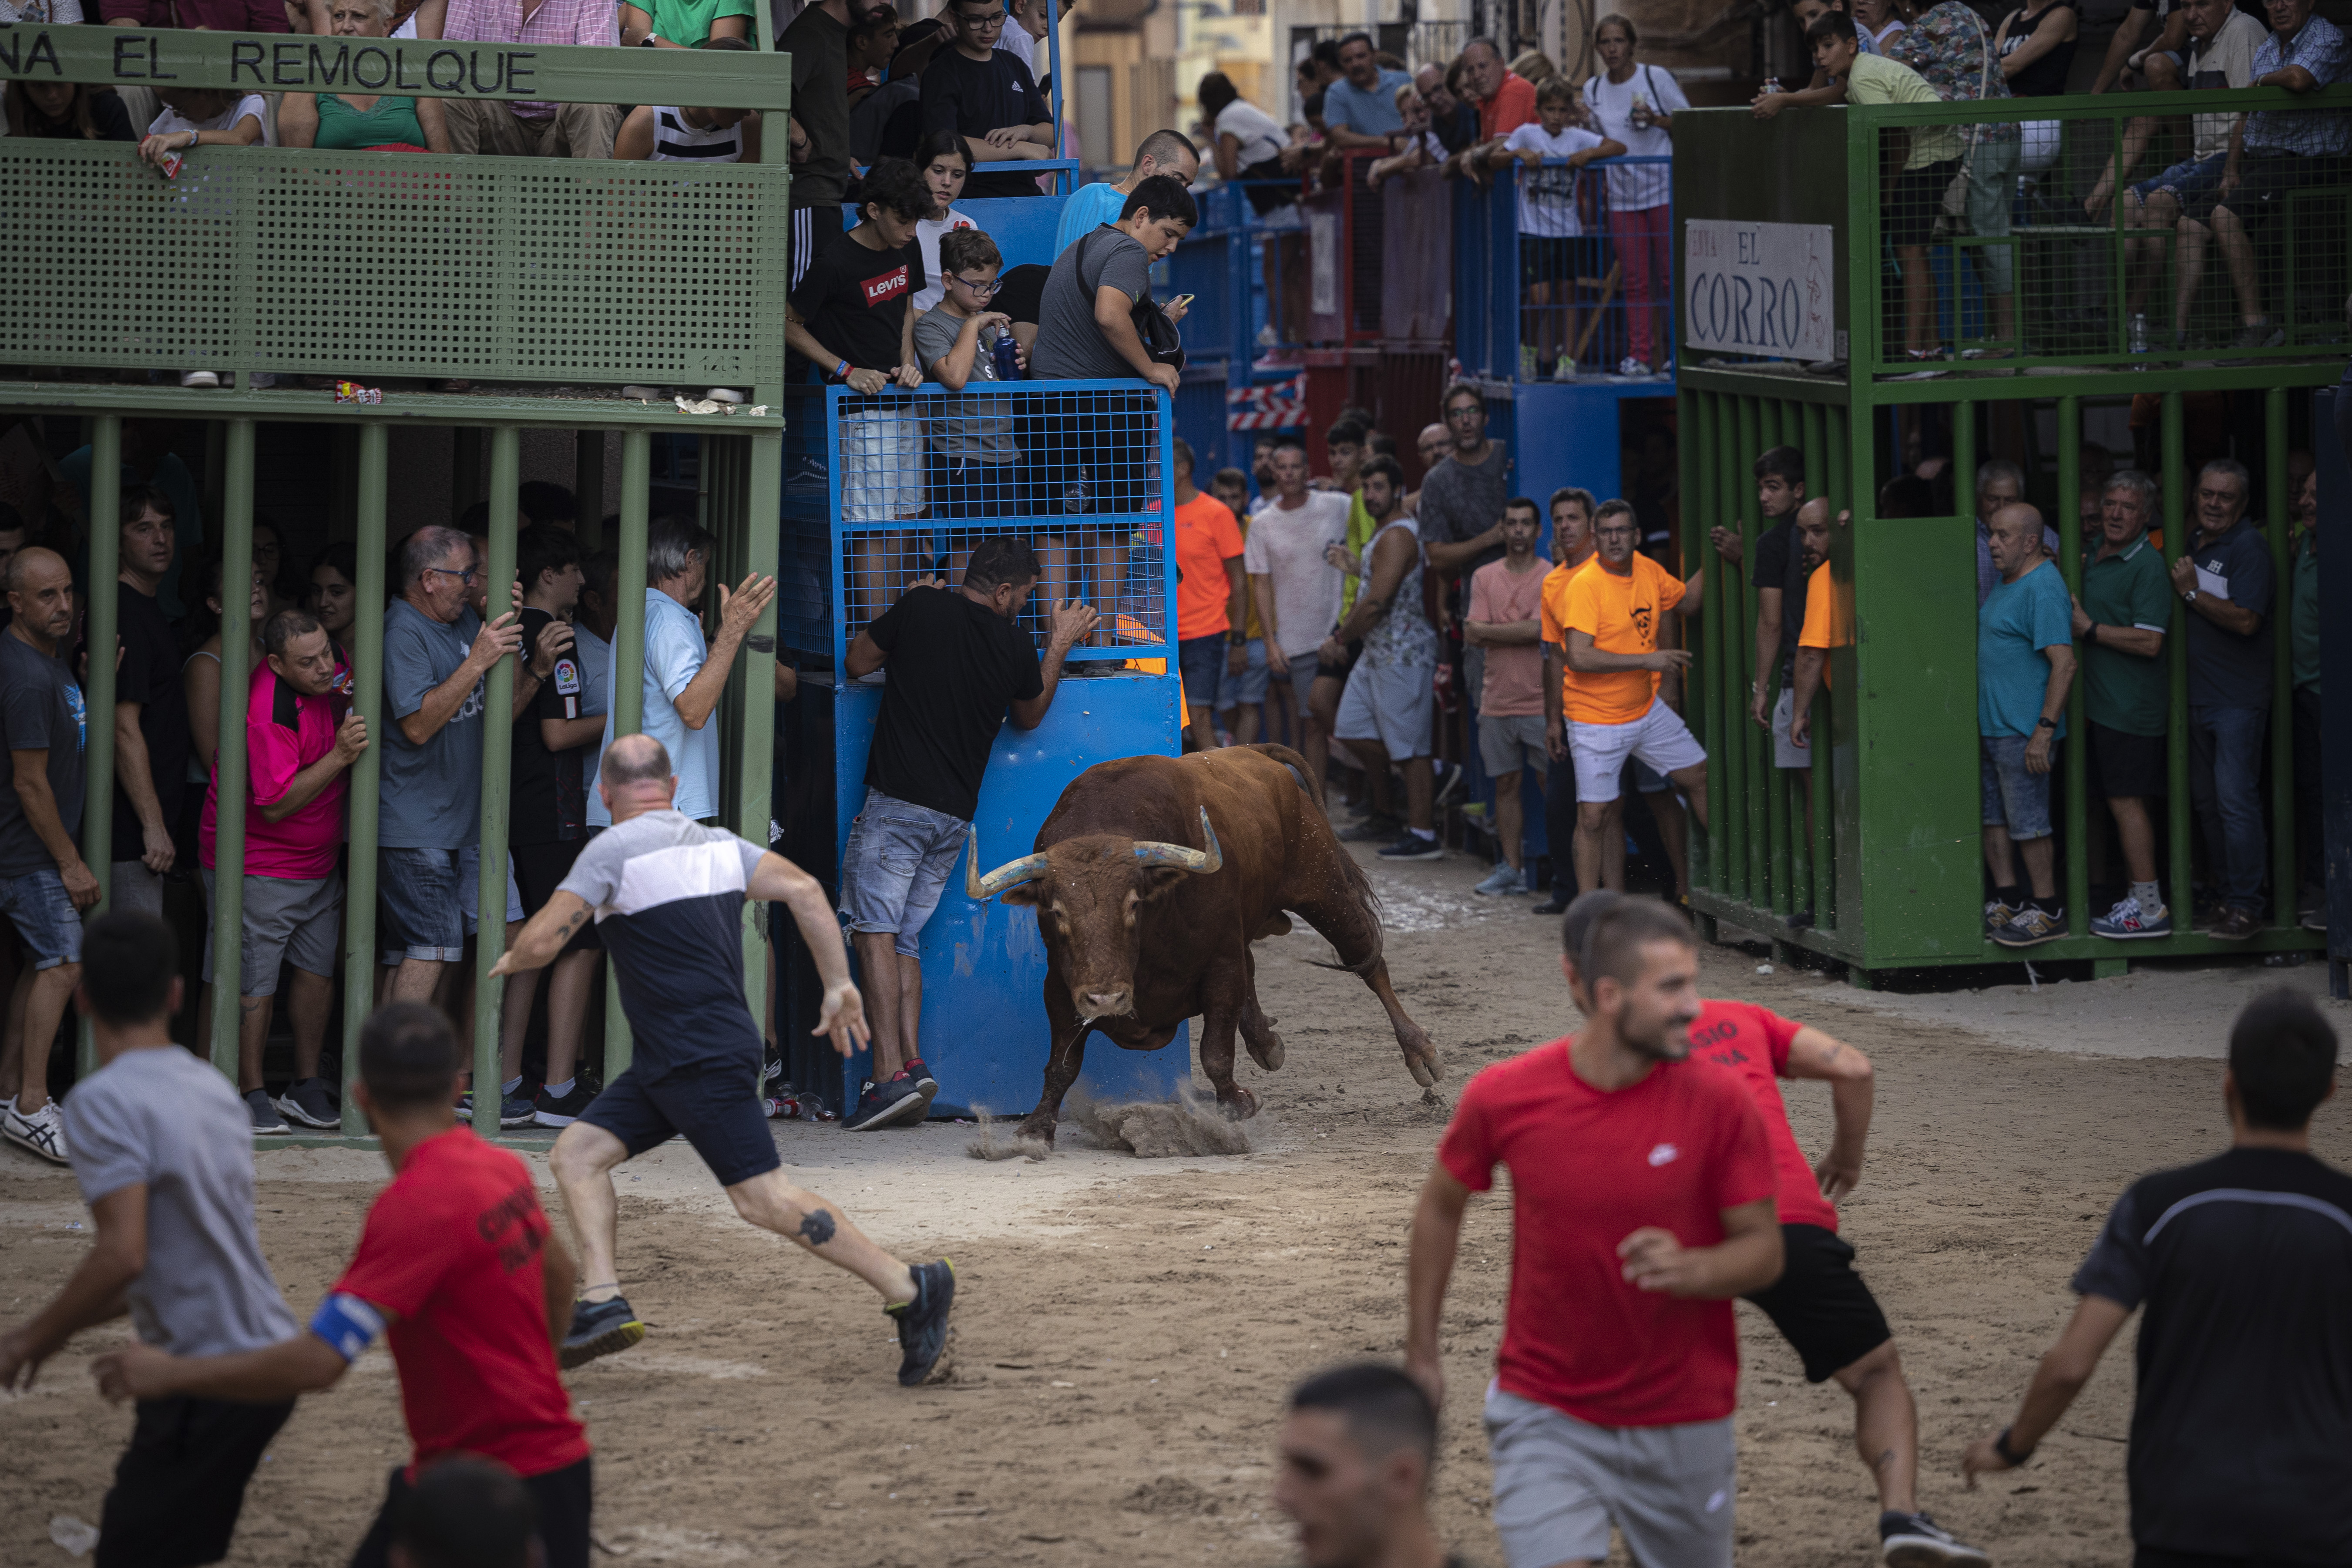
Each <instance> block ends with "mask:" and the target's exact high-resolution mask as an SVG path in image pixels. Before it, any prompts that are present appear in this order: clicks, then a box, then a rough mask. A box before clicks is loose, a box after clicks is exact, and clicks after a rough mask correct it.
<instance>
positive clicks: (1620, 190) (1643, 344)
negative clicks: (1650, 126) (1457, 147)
mask: <svg viewBox="0 0 2352 1568" xmlns="http://www.w3.org/2000/svg"><path fill="white" fill-rule="evenodd" d="M1672 163H1673V160H1672V159H1670V158H1611V159H1607V160H1605V161H1603V162H1601V163H1595V164H1591V165H1589V166H1587V167H1586V168H1583V169H1570V168H1569V167H1567V165H1566V164H1565V163H1563V162H1561V161H1559V160H1553V161H1550V162H1548V163H1545V164H1543V165H1542V166H1540V167H1528V166H1527V165H1525V164H1521V165H1517V166H1515V167H1513V168H1511V169H1508V170H1505V171H1502V172H1500V173H1498V174H1496V176H1495V178H1494V179H1493V180H1491V181H1490V182H1488V183H1487V184H1484V185H1478V186H1471V185H1464V186H1462V187H1461V198H1460V201H1459V203H1458V205H1457V221H1456V223H1455V226H1454V328H1455V333H1454V337H1455V343H1454V350H1455V353H1456V354H1457V355H1458V356H1459V357H1460V359H1461V360H1462V363H1463V365H1464V368H1465V369H1467V370H1471V371H1474V372H1478V373H1482V374H1491V375H1497V376H1507V377H1516V378H1517V379H1518V380H1520V381H1551V380H1557V379H1562V378H1566V377H1570V376H1595V375H1617V374H1645V375H1646V374H1659V375H1662V374H1665V373H1666V371H1667V370H1668V368H1669V366H1670V364H1671V363H1672V361H1673V358H1674V353H1675V283H1674V259H1673V256H1672V244H1673V241H1672V226H1671V225H1670V224H1669V222H1668V221H1667V214H1668V210H1669V205H1670V202H1671V191H1672V187H1671V183H1670V174H1671V166H1672ZM1636 367H1638V370H1637V368H1636Z"/></svg>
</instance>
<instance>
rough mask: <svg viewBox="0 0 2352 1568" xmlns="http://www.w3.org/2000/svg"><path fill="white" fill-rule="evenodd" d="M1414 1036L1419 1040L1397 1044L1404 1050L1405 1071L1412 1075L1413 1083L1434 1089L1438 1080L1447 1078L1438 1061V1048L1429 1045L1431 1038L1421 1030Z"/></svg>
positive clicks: (1403, 1041) (1403, 1040)
mask: <svg viewBox="0 0 2352 1568" xmlns="http://www.w3.org/2000/svg"><path fill="white" fill-rule="evenodd" d="M1414 1034H1415V1035H1416V1036H1417V1038H1413V1039H1400V1040H1398V1042H1397V1044H1398V1045H1399V1046H1400V1047H1402V1048H1403V1050H1404V1065H1405V1070H1406V1071H1408V1072H1410V1073H1412V1081H1413V1082H1415V1083H1417V1084H1419V1085H1420V1086H1421V1087H1422V1088H1423V1089H1434V1088H1436V1087H1437V1082H1438V1080H1439V1079H1442V1078H1444V1076H1445V1068H1444V1066H1443V1065H1442V1064H1441V1063H1440V1062H1439V1061H1438V1059H1437V1047H1435V1046H1433V1045H1431V1044H1430V1043H1429V1037H1428V1036H1427V1035H1423V1034H1421V1032H1420V1031H1419V1030H1415V1031H1414Z"/></svg>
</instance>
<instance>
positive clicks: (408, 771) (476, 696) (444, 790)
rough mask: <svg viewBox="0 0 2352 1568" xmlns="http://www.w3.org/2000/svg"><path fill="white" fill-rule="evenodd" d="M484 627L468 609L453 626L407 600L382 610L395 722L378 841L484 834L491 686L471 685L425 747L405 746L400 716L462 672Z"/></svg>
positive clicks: (462, 843) (386, 745) (451, 839)
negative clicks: (485, 729) (485, 710)
mask: <svg viewBox="0 0 2352 1568" xmlns="http://www.w3.org/2000/svg"><path fill="white" fill-rule="evenodd" d="M481 629H482V622H481V618H480V617H479V616H476V615H475V614H474V612H473V611H472V610H471V609H466V610H460V611H459V612H458V613H457V621H456V622H455V623H454V624H452V625H448V626H444V625H443V624H442V623H441V622H439V621H436V620H435V619H434V618H433V617H432V616H428V615H426V614H425V612H424V611H422V610H420V609H418V608H417V607H416V606H415V605H412V604H410V603H409V602H408V601H407V600H405V599H394V601H393V602H392V607H391V608H390V609H388V610H386V611H385V612H384V614H383V695H384V701H385V703H386V704H387V705H388V706H389V707H390V708H391V710H392V717H393V719H394V722H393V723H390V724H386V725H385V726H384V727H383V809H382V815H381V816H378V818H377V819H376V820H377V827H376V842H377V843H378V844H381V845H382V846H383V847H385V848H387V849H466V848H470V847H473V845H474V844H475V843H477V842H478V840H479V838H480V836H481V826H482V701H483V695H482V694H483V690H484V688H485V685H486V683H485V682H483V681H479V680H478V681H476V682H474V689H473V690H471V691H469V692H467V694H466V700H464V701H463V702H460V703H459V704H457V712H455V713H453V714H451V715H450V716H449V721H448V722H447V723H446V724H444V725H442V726H441V728H440V729H439V731H436V733H435V734H434V736H433V738H432V739H431V740H429V741H427V742H425V744H423V745H421V746H412V745H410V744H409V743H408V737H407V736H406V735H404V734H403V733H401V729H400V725H399V723H398V722H397V721H399V720H402V719H405V718H407V717H408V716H409V715H410V714H411V713H414V712H415V711H416V710H418V709H420V708H422V707H424V706H425V698H426V696H427V695H429V694H430V693H431V692H432V690H433V689H434V688H435V687H436V686H438V685H440V684H441V683H442V682H443V681H445V680H446V679H449V678H450V677H451V676H453V675H455V674H457V668H458V667H459V666H460V665H462V664H464V663H465V662H466V655H467V651H468V650H470V649H471V648H472V647H473V646H474V638H475V637H477V636H478V634H479V633H480V632H481Z"/></svg>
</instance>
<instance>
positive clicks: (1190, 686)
mask: <svg viewBox="0 0 2352 1568" xmlns="http://www.w3.org/2000/svg"><path fill="white" fill-rule="evenodd" d="M1226 647H1227V644H1226V642H1225V634H1224V633H1223V632H1211V633H1210V634H1209V635H1208V636H1207V637H1186V638H1184V639H1183V640H1182V641H1181V642H1179V643H1178V644H1177V645H1176V668H1177V671H1178V673H1179V674H1181V675H1182V676H1183V678H1184V705H1185V706H1186V707H1187V708H1206V707H1209V706H1211V705H1212V704H1213V703H1214V702H1215V701H1216V700H1217V690H1218V689H1219V688H1220V687H1221V686H1223V683H1224V679H1225V648H1226ZM1187 722H1190V721H1189V719H1188V720H1187Z"/></svg>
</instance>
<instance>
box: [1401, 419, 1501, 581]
mask: <svg viewBox="0 0 2352 1568" xmlns="http://www.w3.org/2000/svg"><path fill="white" fill-rule="evenodd" d="M1487 445H1488V447H1490V448H1491V450H1489V451H1488V452H1487V454H1486V461H1485V462H1483V463H1479V464H1477V465H1475V467H1474V466H1472V465H1470V464H1466V463H1465V462H1463V461H1462V459H1461V458H1457V457H1455V456H1454V455H1453V454H1451V453H1448V454H1447V455H1446V456H1445V457H1444V458H1443V459H1441V460H1440V461H1439V463H1438V465H1437V466H1436V467H1435V468H1432V469H1430V470H1429V477H1428V478H1427V479H1423V480H1422V481H1421V502H1420V510H1419V513H1418V517H1419V521H1420V523H1421V537H1422V542H1423V543H1425V544H1459V543H1461V542H1463V541H1464V540H1465V539H1475V538H1477V537H1478V536H1479V535H1480V534H1482V533H1484V532H1486V531H1487V530H1488V529H1490V528H1492V527H1494V526H1495V525H1496V523H1498V522H1500V521H1503V503H1504V502H1505V501H1506V500H1509V499H1510V495H1511V463H1510V454H1509V453H1508V452H1507V450H1506V449H1505V447H1504V444H1503V443H1502V442H1500V441H1490V442H1488V443H1487ZM1502 558H1503V547H1502V546H1501V545H1499V544H1497V545H1496V546H1495V547H1494V548H1493V549H1492V550H1489V551H1487V552H1486V553H1485V554H1483V555H1481V556H1479V557H1478V558H1477V559H1476V560H1475V561H1472V562H1469V563H1466V564H1465V565H1463V566H1460V567H1458V568H1456V569H1455V573H1454V575H1455V576H1457V577H1458V578H1460V579H1461V580H1462V581H1463V582H1465V583H1467V582H1468V581H1469V580H1470V577H1471V574H1473V573H1475V572H1476V571H1477V570H1478V568H1479V567H1481V566H1484V565H1486V564H1487V563H1489V562H1494V561H1500V560H1501V559H1502Z"/></svg>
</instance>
